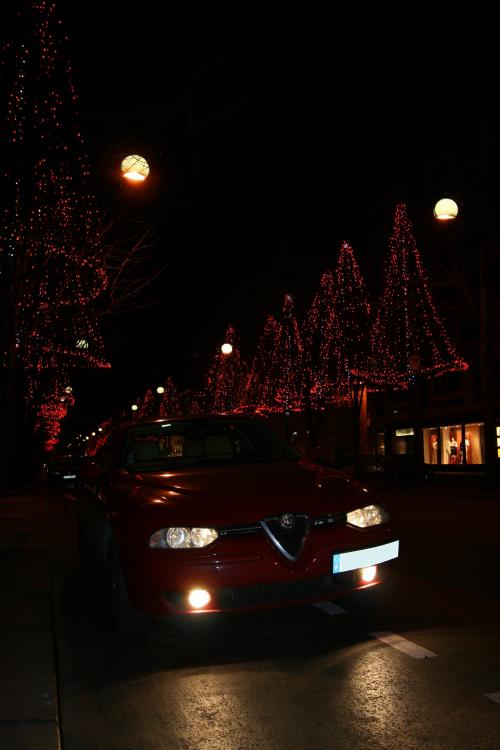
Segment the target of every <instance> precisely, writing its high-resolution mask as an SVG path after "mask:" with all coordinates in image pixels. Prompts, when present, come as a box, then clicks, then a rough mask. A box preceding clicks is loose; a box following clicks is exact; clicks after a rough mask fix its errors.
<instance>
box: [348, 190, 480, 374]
mask: <svg viewBox="0 0 500 750" xmlns="http://www.w3.org/2000/svg"><path fill="white" fill-rule="evenodd" d="M370 340H371V366H370V367H365V368H363V367H360V368H359V371H358V373H357V374H359V375H361V376H363V378H364V380H365V382H366V383H367V385H368V386H369V387H370V388H371V389H405V388H408V386H409V385H410V384H412V383H413V382H414V378H415V372H414V368H413V366H412V363H413V362H414V361H415V359H414V358H415V356H418V357H419V364H420V366H419V374H420V376H422V377H427V378H431V377H436V376H439V375H443V374H445V373H448V372H460V371H463V370H466V369H467V364H466V362H465V361H464V360H463V359H462V358H461V357H460V356H459V355H458V354H457V352H456V350H455V347H454V346H453V344H452V343H451V340H450V338H449V336H448V335H447V333H446V331H445V326H444V323H443V321H442V319H441V317H440V316H439V314H438V312H437V310H436V307H435V305H434V302H433V299H432V295H431V292H430V288H429V281H428V277H427V273H426V271H425V269H424V266H423V263H422V260H421V257H420V253H419V251H418V248H417V244H416V241H415V237H414V234H413V227H412V225H411V222H410V219H409V217H408V213H407V209H406V206H405V204H404V203H400V204H398V206H397V207H396V211H395V214H394V222H393V228H392V235H391V237H390V240H389V255H388V258H387V262H386V276H385V286H384V290H383V292H382V295H381V298H380V300H379V303H378V307H377V314H376V317H375V321H374V324H373V327H372V331H371V336H370ZM363 370H364V371H363Z"/></svg>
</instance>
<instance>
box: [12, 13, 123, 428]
mask: <svg viewBox="0 0 500 750" xmlns="http://www.w3.org/2000/svg"><path fill="white" fill-rule="evenodd" d="M13 40H14V41H13V42H12V43H11V44H9V45H7V49H6V57H7V59H6V65H5V71H7V75H6V76H4V82H5V85H6V87H7V88H8V96H7V97H6V99H7V118H6V123H4V128H3V132H4V140H5V144H6V146H7V147H6V148H5V149H4V160H3V170H4V183H5V195H6V196H7V195H8V196H11V200H8V201H6V202H5V203H4V206H3V210H2V219H1V221H0V271H1V272H2V273H3V274H5V275H6V277H7V278H9V279H10V280H11V282H12V283H10V284H9V296H8V299H7V300H6V304H5V326H4V330H5V334H4V335H5V340H4V341H3V342H2V347H1V351H2V357H3V358H4V361H3V362H2V365H3V367H4V373H5V377H6V378H10V379H11V380H12V381H13V382H14V381H15V382H16V383H17V384H19V383H21V382H23V381H24V379H22V378H18V377H17V371H18V368H19V367H22V368H23V369H24V370H25V372H26V374H27V378H26V379H25V380H26V382H27V383H28V390H27V397H28V399H29V402H30V404H31V408H32V410H33V412H34V413H35V414H36V415H37V417H36V423H37V426H38V429H41V430H43V429H44V428H43V419H44V416H43V415H44V414H46V415H47V419H48V420H49V421H50V420H52V416H51V415H49V411H50V410H49V411H48V410H47V404H46V400H45V399H46V394H47V392H48V391H47V382H48V381H49V380H50V378H51V377H52V379H53V386H52V392H55V391H56V390H58V389H60V381H61V379H62V378H64V379H66V373H67V372H69V370H70V369H71V368H73V367H82V366H83V367H107V366H109V365H108V363H107V361H106V358H105V356H104V351H103V349H104V347H103V342H102V338H101V334H100V331H99V327H98V324H97V322H96V320H97V319H96V317H95V316H94V315H90V314H89V307H90V306H91V305H92V304H93V302H94V301H95V300H96V299H97V298H98V297H99V296H100V295H101V294H102V293H103V292H104V291H105V289H106V286H107V274H106V268H105V265H104V261H103V260H102V257H101V253H100V251H99V246H98V236H97V226H98V221H99V216H98V211H97V206H96V201H95V199H94V196H93V195H92V193H91V190H90V188H89V186H88V182H89V174H90V169H89V164H88V160H87V158H86V155H85V153H84V149H83V139H82V135H81V131H80V128H79V124H78V113H77V110H76V103H77V95H76V91H75V88H74V85H73V82H72V71H71V66H70V65H69V63H68V60H67V57H66V55H65V52H64V48H65V44H66V38H65V37H64V35H63V30H62V25H61V22H60V21H59V20H58V19H57V17H56V11H55V4H54V3H53V2H44V0H38V1H37V2H33V3H23V4H21V5H20V9H19V11H18V13H17V15H16V18H15V22H14V24H13ZM9 76H10V78H9ZM14 353H15V357H14ZM17 387H19V385H17ZM60 403H62V402H60ZM42 406H43V408H42ZM47 427H48V429H50V431H51V432H52V434H53V433H54V430H53V429H52V427H50V428H49V426H48V423H47Z"/></svg>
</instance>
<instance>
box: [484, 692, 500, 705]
mask: <svg viewBox="0 0 500 750" xmlns="http://www.w3.org/2000/svg"><path fill="white" fill-rule="evenodd" d="M485 697H486V698H489V699H490V700H492V701H495V703H500V693H485Z"/></svg>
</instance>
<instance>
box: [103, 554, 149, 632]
mask: <svg viewBox="0 0 500 750" xmlns="http://www.w3.org/2000/svg"><path fill="white" fill-rule="evenodd" d="M106 581H107V589H108V603H109V615H110V621H111V630H112V632H113V634H114V635H115V637H116V638H120V639H128V638H134V637H138V636H141V635H144V634H145V633H146V631H147V630H148V628H149V624H150V618H149V617H147V616H146V615H139V614H138V613H137V612H135V610H134V609H133V607H132V605H131V604H130V600H129V598H128V594H127V588H126V585H125V580H124V578H123V573H122V569H121V565H120V558H119V556H118V551H117V549H116V546H115V545H114V544H113V543H111V544H110V545H109V549H108V561H107V566H106Z"/></svg>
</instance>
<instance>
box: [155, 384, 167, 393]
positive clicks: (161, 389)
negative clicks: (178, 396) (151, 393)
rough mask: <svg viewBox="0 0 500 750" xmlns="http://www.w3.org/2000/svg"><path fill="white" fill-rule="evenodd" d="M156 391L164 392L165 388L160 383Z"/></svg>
mask: <svg viewBox="0 0 500 750" xmlns="http://www.w3.org/2000/svg"><path fill="white" fill-rule="evenodd" d="M156 393H165V388H164V387H163V386H162V385H159V386H158V388H157V389H156Z"/></svg>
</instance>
